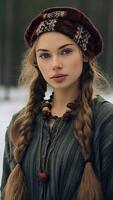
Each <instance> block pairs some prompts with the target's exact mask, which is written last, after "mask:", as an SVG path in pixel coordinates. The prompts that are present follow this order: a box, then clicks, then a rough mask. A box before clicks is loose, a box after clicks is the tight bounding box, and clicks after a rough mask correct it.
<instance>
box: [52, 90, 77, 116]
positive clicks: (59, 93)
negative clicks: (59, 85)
mask: <svg viewBox="0 0 113 200" xmlns="http://www.w3.org/2000/svg"><path fill="white" fill-rule="evenodd" d="M77 97H78V92H76V91H75V90H74V91H72V90H70V89H69V90H67V88H66V90H54V97H53V104H52V109H51V112H52V113H53V114H57V115H62V114H63V113H65V111H66V109H67V104H68V103H69V102H73V101H74V100H75V99H76V98H77Z"/></svg>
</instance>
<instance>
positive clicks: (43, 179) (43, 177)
mask: <svg viewBox="0 0 113 200" xmlns="http://www.w3.org/2000/svg"><path fill="white" fill-rule="evenodd" d="M37 177H38V181H39V182H46V181H47V180H48V173H47V172H38V173H37Z"/></svg>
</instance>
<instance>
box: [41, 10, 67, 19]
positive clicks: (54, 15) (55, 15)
mask: <svg viewBox="0 0 113 200" xmlns="http://www.w3.org/2000/svg"><path fill="white" fill-rule="evenodd" d="M65 15H66V11H55V12H51V13H45V14H44V15H43V19H51V18H52V19H53V18H56V19H58V18H59V17H64V16H65Z"/></svg>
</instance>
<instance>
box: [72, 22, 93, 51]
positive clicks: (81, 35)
mask: <svg viewBox="0 0 113 200" xmlns="http://www.w3.org/2000/svg"><path fill="white" fill-rule="evenodd" d="M90 37H91V35H90V34H89V32H88V31H87V30H85V29H84V27H83V26H82V25H80V24H79V25H78V26H77V32H76V34H75V37H74V41H75V42H76V43H77V44H79V45H80V47H81V48H82V49H83V51H87V44H88V40H89V38H90Z"/></svg>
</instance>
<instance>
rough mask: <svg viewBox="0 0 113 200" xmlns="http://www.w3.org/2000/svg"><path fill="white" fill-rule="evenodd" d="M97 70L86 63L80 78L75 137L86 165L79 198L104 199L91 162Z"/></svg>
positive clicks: (82, 199) (84, 199)
mask: <svg viewBox="0 0 113 200" xmlns="http://www.w3.org/2000/svg"><path fill="white" fill-rule="evenodd" d="M94 75H95V71H94V68H93V67H92V66H91V64H89V63H84V66H83V73H82V76H81V80H80V96H79V99H78V101H79V109H78V111H77V116H76V121H75V130H76V131H75V137H76V139H77V141H78V143H79V145H80V148H81V153H82V156H83V158H84V161H85V167H84V171H83V175H82V179H81V183H80V186H79V190H78V197H77V200H102V199H103V197H102V190H101V185H100V183H99V181H98V179H97V177H96V176H95V173H94V170H93V167H92V163H91V141H92V135H93V134H92V109H91V100H92V94H93V80H94Z"/></svg>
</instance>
